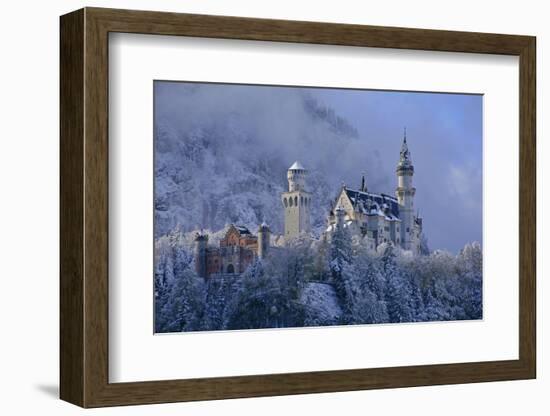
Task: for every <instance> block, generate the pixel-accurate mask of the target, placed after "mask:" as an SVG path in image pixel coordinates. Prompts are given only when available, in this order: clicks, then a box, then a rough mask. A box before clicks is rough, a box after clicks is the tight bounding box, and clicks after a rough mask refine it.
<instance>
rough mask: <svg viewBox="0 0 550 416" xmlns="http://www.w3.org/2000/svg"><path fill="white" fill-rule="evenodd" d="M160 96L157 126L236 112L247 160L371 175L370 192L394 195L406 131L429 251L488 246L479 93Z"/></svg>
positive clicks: (177, 92)
mask: <svg viewBox="0 0 550 416" xmlns="http://www.w3.org/2000/svg"><path fill="white" fill-rule="evenodd" d="M304 96H308V97H312V98H314V99H316V100H317V102H318V103H319V104H320V105H322V106H326V107H329V108H331V109H333V110H334V112H335V113H336V114H337V115H338V116H340V117H342V118H344V119H346V121H347V122H348V123H349V124H350V125H351V126H353V127H354V128H355V129H356V130H357V133H358V134H357V137H355V138H353V139H351V140H350V139H347V140H342V139H340V138H339V137H335V136H338V134H335V133H334V131H329V130H328V129H327V128H326V125H322V124H320V123H316V122H314V121H312V119H311V117H310V115H308V114H307V113H306V112H305V111H304V108H303V97H304ZM155 100H156V108H155V110H156V114H157V115H156V120H157V121H159V120H170V123H171V124H172V125H174V126H175V128H177V129H180V130H182V131H184V130H186V131H189V130H192V129H195V128H197V126H201V125H204V124H207V123H211V122H212V120H221V119H227V117H228V116H231V117H232V120H238V121H237V122H236V123H237V124H238V126H235V125H234V124H231V125H229V126H230V127H229V128H237V129H242V130H244V131H246V132H247V134H248V135H249V136H251V137H253V139H252V140H249V141H247V146H249V147H250V149H248V150H247V157H259V155H262V154H263V153H265V154H269V155H279V156H280V157H281V158H282V159H284V160H289V161H290V160H291V161H294V160H300V161H301V162H302V163H303V164H305V165H309V166H306V168H309V167H313V168H314V169H318V170H324V171H326V174H327V175H329V176H330V177H331V181H332V182H331V183H332V185H333V187H335V188H337V186H338V185H339V184H341V183H342V182H344V183H346V184H347V185H349V187H358V186H359V183H360V178H361V175H362V174H363V173H366V176H367V185H368V186H369V190H370V191H373V192H380V193H386V194H390V195H394V192H395V187H396V184H397V178H396V176H395V167H396V164H397V162H398V158H399V150H400V147H401V143H402V140H403V135H404V129H405V127H406V131H407V142H408V144H409V150H410V152H411V157H412V162H413V165H414V168H415V174H414V177H413V184H414V186H415V187H416V196H415V207H416V209H418V210H419V212H420V216H421V217H423V219H424V233H425V235H426V237H427V239H428V243H429V246H430V248H431V249H432V250H433V249H445V250H449V251H451V252H455V253H456V252H457V251H458V250H460V249H461V248H462V247H463V246H464V245H465V244H466V243H469V242H472V241H479V242H482V178H483V175H482V172H483V170H482V158H483V155H482V149H483V138H482V117H483V116H482V104H483V97H482V96H481V95H472V94H445V93H429V92H398V91H374V90H348V89H330V88H303V87H278V86H252V85H230V84H193V83H174V82H161V83H156V87H155ZM226 128H227V127H226ZM240 151H242V150H240ZM262 152H263V153H262ZM228 157H229V156H228ZM337 191H338V189H335V191H334V192H335V195H334V196H336V193H337Z"/></svg>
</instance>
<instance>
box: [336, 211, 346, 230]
mask: <svg viewBox="0 0 550 416" xmlns="http://www.w3.org/2000/svg"><path fill="white" fill-rule="evenodd" d="M334 213H335V214H336V229H338V230H343V229H344V222H345V215H346V210H345V209H344V208H342V207H338V208H336V210H335V211H334Z"/></svg>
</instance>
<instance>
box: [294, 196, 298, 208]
mask: <svg viewBox="0 0 550 416" xmlns="http://www.w3.org/2000/svg"><path fill="white" fill-rule="evenodd" d="M294 205H296V206H298V197H297V196H295V197H294Z"/></svg>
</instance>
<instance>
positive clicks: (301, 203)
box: [300, 196, 304, 205]
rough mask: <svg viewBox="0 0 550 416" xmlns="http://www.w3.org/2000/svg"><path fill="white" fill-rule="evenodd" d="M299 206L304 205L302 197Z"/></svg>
mask: <svg viewBox="0 0 550 416" xmlns="http://www.w3.org/2000/svg"><path fill="white" fill-rule="evenodd" d="M300 205H304V197H303V196H300Z"/></svg>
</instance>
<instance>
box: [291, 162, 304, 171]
mask: <svg viewBox="0 0 550 416" xmlns="http://www.w3.org/2000/svg"><path fill="white" fill-rule="evenodd" d="M288 170H306V168H304V167H303V166H302V164H301V163H300V162H298V161H296V162H294V163H293V164H292V166H291V167H289V168H288Z"/></svg>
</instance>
